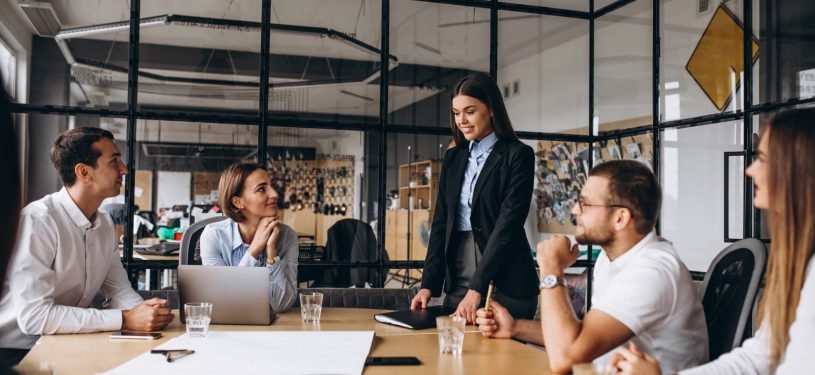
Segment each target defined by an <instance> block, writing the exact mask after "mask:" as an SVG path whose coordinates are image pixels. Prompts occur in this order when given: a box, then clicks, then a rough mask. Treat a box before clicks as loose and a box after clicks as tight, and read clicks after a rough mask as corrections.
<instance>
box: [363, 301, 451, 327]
mask: <svg viewBox="0 0 815 375" xmlns="http://www.w3.org/2000/svg"><path fill="white" fill-rule="evenodd" d="M455 311H456V309H454V308H452V307H442V306H430V307H428V308H426V309H416V310H402V311H394V312H389V313H382V314H376V315H374V319H376V321H377V322H380V323H387V324H393V325H396V326H399V327H404V328H410V329H425V328H433V327H435V326H436V317H437V316H445V315H450V314H452V313H453V312H455Z"/></svg>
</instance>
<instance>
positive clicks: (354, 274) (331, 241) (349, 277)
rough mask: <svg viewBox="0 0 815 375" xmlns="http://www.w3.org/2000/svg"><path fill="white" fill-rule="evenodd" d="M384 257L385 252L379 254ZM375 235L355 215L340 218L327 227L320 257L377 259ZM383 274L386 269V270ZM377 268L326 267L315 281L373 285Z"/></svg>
mask: <svg viewBox="0 0 815 375" xmlns="http://www.w3.org/2000/svg"><path fill="white" fill-rule="evenodd" d="M383 256H384V257H385V261H386V262H387V261H388V255H387V253H385V254H383ZM377 259H378V258H377V254H376V236H374V231H373V229H371V226H370V225H368V223H365V222H363V221H361V220H357V219H342V220H340V221H338V222H336V223H334V225H332V226H331V228H329V229H328V240H327V242H326V245H325V252H324V253H323V260H325V261H332V260H377ZM386 274H387V272H386ZM379 276H380V275H379V270H375V269H371V268H368V267H358V268H353V269H351V268H343V269H340V268H339V267H337V268H335V269H329V270H326V271H324V272H323V273H322V277H321V278H320V280H317V281H316V282H315V286H319V287H341V288H344V287H348V286H351V285H353V286H357V287H363V286H365V282H368V284H371V285H376V284H378V283H379Z"/></svg>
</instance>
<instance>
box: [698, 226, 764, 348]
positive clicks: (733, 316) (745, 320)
mask: <svg viewBox="0 0 815 375" xmlns="http://www.w3.org/2000/svg"><path fill="white" fill-rule="evenodd" d="M766 264H767V248H766V247H765V246H764V244H763V243H762V242H761V241H759V240H757V239H754V238H748V239H744V240H741V241H738V242H736V243H734V244H732V245H730V246H728V247H726V248H725V249H724V250H722V251H721V252H720V253H719V255H717V256H716V258H715V259H714V260H713V262H712V263H711V264H710V268H709V269H708V271H707V273H706V274H705V280H704V282H703V283H702V289H701V290H700V294H701V298H702V306H703V308H704V310H705V320H706V321H707V334H708V343H709V350H710V360H711V361H712V360H715V359H716V358H718V357H719V356H720V355H722V354H724V353H727V352H729V351H731V350H733V348H736V347H738V346H740V345H741V343H742V342H743V341H744V339H746V338H748V337H749V336H751V331H752V330H751V329H750V327H749V326H750V321H751V320H750V315H751V312H752V308H753V304H754V303H755V300H756V294H758V288H759V285H760V283H761V279H762V277H763V276H764V269H765V268H766Z"/></svg>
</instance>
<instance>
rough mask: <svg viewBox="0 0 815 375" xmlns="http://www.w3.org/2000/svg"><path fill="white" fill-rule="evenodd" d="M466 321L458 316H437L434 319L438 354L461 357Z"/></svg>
mask: <svg viewBox="0 0 815 375" xmlns="http://www.w3.org/2000/svg"><path fill="white" fill-rule="evenodd" d="M466 325H467V319H464V318H462V317H460V316H439V317H437V318H436V330H437V331H438V333H439V352H441V353H442V354H452V355H461V348H462V347H463V346H464V326H466Z"/></svg>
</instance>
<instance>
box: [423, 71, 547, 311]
mask: <svg viewBox="0 0 815 375" xmlns="http://www.w3.org/2000/svg"><path fill="white" fill-rule="evenodd" d="M452 107H453V110H452V113H451V116H450V127H451V129H452V132H453V138H454V139H455V141H456V147H453V148H451V149H449V150H448V151H447V153H446V155H445V157H444V163H443V165H442V169H441V178H440V179H439V192H438V198H437V199H436V209H435V213H434V216H433V224H432V227H431V231H430V243H429V246H428V249H427V258H426V259H425V263H424V273H423V276H422V289H421V290H420V291H419V293H418V294H417V295H416V297H414V298H413V300H412V301H411V303H410V307H411V309H415V308H425V307H427V302H428V300H429V299H430V297H431V296H434V297H436V296H439V295H440V294H441V292H442V290H444V292H445V299H444V305H445V306H448V307H452V308H455V309H456V310H455V313H454V315H458V316H462V317H465V318H467V321H468V322H470V323H472V322H475V312H476V310H478V308H479V306H481V304H482V302H483V299H484V298H486V294H487V289H488V287H489V284H490V281H492V282H493V283H494V286H495V289H496V291H495V292H494V293H495V296H494V298H495V299H497V300H498V301H500V302H501V304H502V305H504V306H506V307H507V308H508V309H509V310H510V312H511V313H512V315H513V316H514V317H523V318H527V319H530V318H532V317H533V316H534V315H535V309H536V308H537V303H538V298H537V297H538V287H537V285H538V278H537V275H536V273H535V266H534V264H533V260H532V256H531V248H530V247H529V242H528V241H527V238H526V233H525V231H524V222H525V221H526V217H527V214H528V213H529V205H530V203H531V201H532V185H533V179H534V172H535V154H534V152H533V150H532V148H531V147H529V146H527V145H525V144H523V143H521V141H519V140H518V137H517V136H516V135H515V131H514V130H513V129H512V124H511V123H510V121H509V116H508V115H507V110H506V107H504V102H503V100H502V99H501V91H500V90H499V89H498V86H497V85H496V84H495V82H494V81H493V80H492V79H491V78H490V77H488V76H486V75H483V74H472V75H469V76H467V77H464V78H462V79H461V80H460V81H459V82H458V83H457V84H456V86H455V88H454V90H453V98H452Z"/></svg>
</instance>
